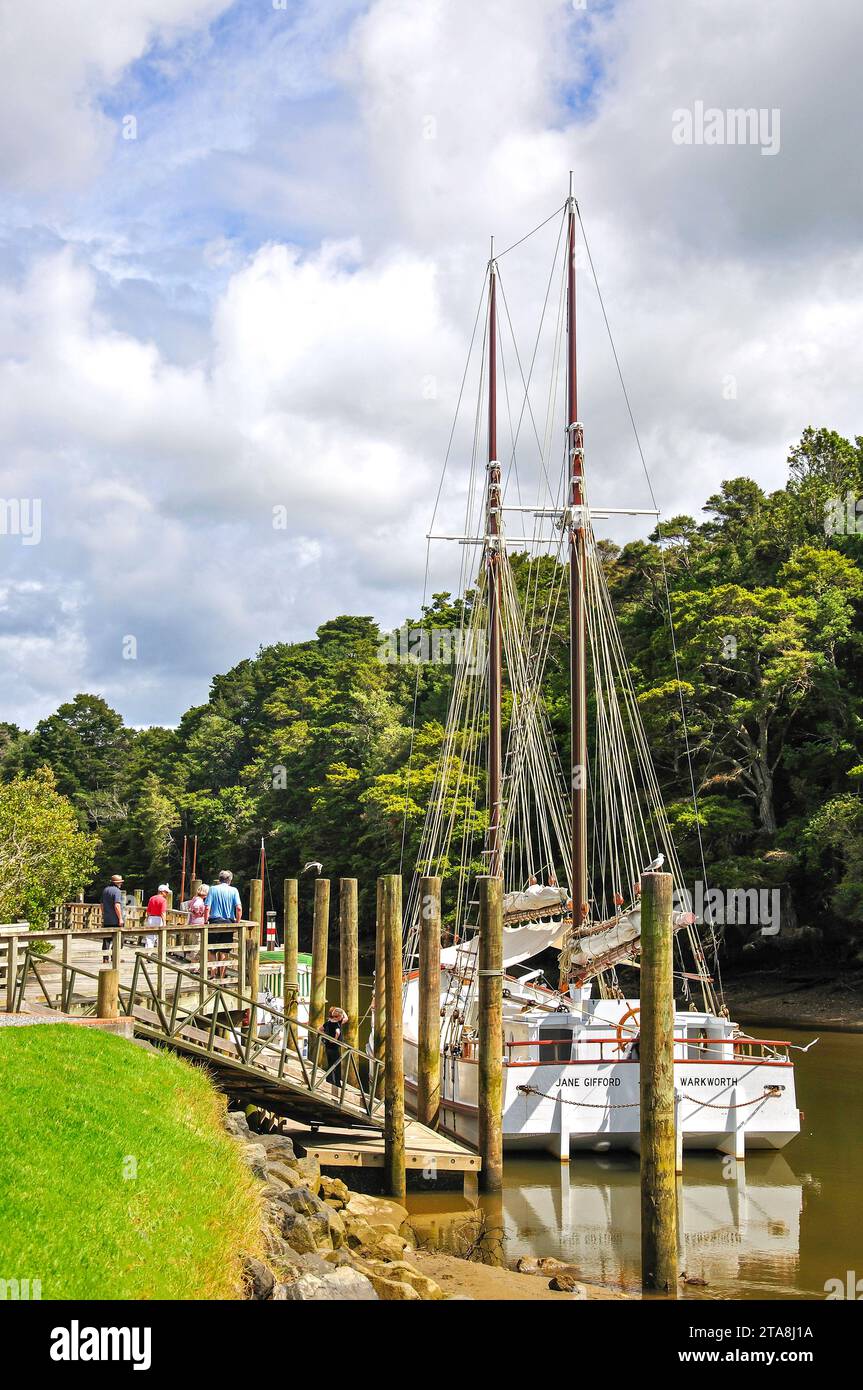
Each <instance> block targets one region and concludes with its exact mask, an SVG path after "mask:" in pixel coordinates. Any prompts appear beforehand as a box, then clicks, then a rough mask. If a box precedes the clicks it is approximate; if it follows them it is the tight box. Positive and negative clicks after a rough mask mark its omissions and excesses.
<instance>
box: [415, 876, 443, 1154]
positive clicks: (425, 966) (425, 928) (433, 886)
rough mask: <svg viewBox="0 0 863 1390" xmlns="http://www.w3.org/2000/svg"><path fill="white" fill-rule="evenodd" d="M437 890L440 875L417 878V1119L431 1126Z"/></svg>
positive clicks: (435, 1082)
mask: <svg viewBox="0 0 863 1390" xmlns="http://www.w3.org/2000/svg"><path fill="white" fill-rule="evenodd" d="M440 890H441V882H440V879H439V878H423V879H421V880H420V971H419V1028H418V1037H417V1119H418V1120H419V1121H420V1123H421V1124H424V1125H428V1126H429V1127H430V1128H431V1129H437V1124H438V1117H439V1114H440V995H441V990H440V925H441V916H440Z"/></svg>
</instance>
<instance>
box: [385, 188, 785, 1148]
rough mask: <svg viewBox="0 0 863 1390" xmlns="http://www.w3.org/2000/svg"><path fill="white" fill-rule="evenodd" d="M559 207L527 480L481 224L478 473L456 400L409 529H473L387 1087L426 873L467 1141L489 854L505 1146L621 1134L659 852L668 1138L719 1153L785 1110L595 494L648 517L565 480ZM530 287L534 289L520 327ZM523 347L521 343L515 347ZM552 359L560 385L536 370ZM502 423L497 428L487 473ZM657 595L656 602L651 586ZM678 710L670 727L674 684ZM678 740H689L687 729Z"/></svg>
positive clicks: (454, 1127)
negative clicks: (750, 1027)
mask: <svg viewBox="0 0 863 1390" xmlns="http://www.w3.org/2000/svg"><path fill="white" fill-rule="evenodd" d="M560 214H561V216H560V225H559V232H558V243H557V247H556V250H555V261H554V265H553V267H552V277H551V278H550V280H549V286H551V284H552V283H553V281H554V269H555V266H557V265H558V262H559V264H560V275H559V283H560V289H559V295H558V314H557V324H556V327H555V331H554V337H553V343H552V349H551V353H550V360H551V364H552V370H551V373H550V376H551V378H552V380H551V384H550V387H549V402H548V407H547V411H546V428H545V438H544V439H541V438H540V432H539V430H538V428H537V427H536V424H535V421H533V409H532V405H531V401H530V384H531V374H530V372H529V373H528V375H527V378H525V376H524V373H523V371H521V361H520V358H519V359H518V360H519V370H520V372H521V381H522V385H523V388H524V401H525V403H524V404H523V405H522V411H521V416H520V417H519V426H520V424H521V421H522V420H523V419H524V416H525V414H526V413H527V414H529V415H530V417H531V420H532V421H533V423H534V434H535V437H536V443H537V449H538V454H539V460H538V461H539V465H540V467H539V469H538V470H537V476H538V477H540V484H541V485H540V495H539V499H538V502H537V503H534V504H533V505H525V504H523V503H522V502H521V500H520V498H519V501H518V502H517V503H513V504H510V502H509V501H508V497H507V495H506V493H507V489H506V486H505V481H504V477H503V470H502V465H501V460H500V455H499V450H498V360H499V357H500V358H501V361H502V360H503V344H502V343H500V346H499V335H500V329H501V324H502V323H503V322H506V323H509V324H510V325H511V316H510V313H509V308H508V306H506V307H505V318H503V317H501V316H500V315H499V310H498V302H499V296H502V297H503V299H504V304H505V294H504V291H503V285H502V277H501V270H500V259H501V257H495V254H494V243H492V253H491V256H490V259H489V262H488V267H487V273H486V279H485V284H484V289H483V296H482V299H481V304H480V309H479V310H478V314H477V321H478V322H479V319H480V314H481V313H482V309H483V307H484V309H485V313H484V324H485V330H484V344H483V351H482V354H481V359H480V360H481V363H482V366H481V369H480V382H479V400H480V402H482V401H483V399H485V401H486V403H487V414H486V419H487V428H486V440H485V442H486V445H487V450H486V467H485V485H484V488H480V487H479V484H478V479H479V477H480V476H481V470H480V468H479V467H478V466H477V459H478V455H479V453H480V451H481V444H482V441H481V428H480V422H481V419H482V413H483V412H482V411H481V409H478V411H477V415H476V421H477V424H476V428H475V436H474V461H473V465H472V469H471V479H472V480H474V479H476V480H477V481H476V483H475V484H474V483H473V481H472V485H469V488H468V493H469V496H468V520H467V525H466V528H465V529H466V534H463V535H458V536H447V537H438V536H435V535H433V534H432V535H430V536H429V541H430V542H431V541H432V540H436V539H448V540H458V541H459V542H460V543H461V544H462V546H463V547H464V549H463V551H462V554H463V555H464V556H471V557H476V555H477V553H479V556H480V561H479V565H478V573H477V574H476V576H475V577H474V576H473V575H472V574H471V564H472V561H465V562H463V584H462V589H463V601H462V604H461V606H460V610H459V611H461V613H462V614H463V618H462V623H463V627H462V630H461V632H460V633H459V641H458V643H457V644H456V646H457V651H458V652H462V653H468V654H469V656H470V658H471V659H468V660H461V661H457V662H456V666H455V671H454V677H453V687H452V693H451V697H450V701H449V708H448V714H447V721H446V727H445V730H444V732H443V737H442V740H441V746H440V752H439V756H438V760H437V766H436V771H435V780H434V787H433V790H432V794H431V797H430V801H429V805H428V810H427V814H426V817H425V823H424V826H423V830H422V835H421V840H420V846H419V854H418V859H417V863H416V872H415V874H414V877H413V880H412V885H411V889H410V893H409V898H408V903H407V912H406V936H405V952H404V967H405V988H404V1050H405V1073H406V1095H407V1100H408V1103H409V1104H410V1102H411V1100H412V1098H414V1097H415V1095H416V1078H417V1047H418V1018H419V989H418V972H417V969H416V965H417V959H418V942H419V921H420V896H419V894H420V889H419V884H420V878H421V876H423V875H431V874H437V875H442V876H443V878H444V883H445V894H446V895H447V896H448V897H449V899H450V901H449V903H447V902H445V908H447V909H448V917H447V920H448V923H449V930H450V931H451V935H452V941H451V944H450V945H448V946H447V947H446V948H445V949H444V950H443V951H442V953H441V996H440V997H441V1007H440V1016H441V1049H442V1077H441V1098H440V1107H441V1108H440V1126H441V1128H442V1129H444V1130H445V1131H446V1132H448V1133H450V1134H452V1135H454V1136H457V1137H458V1138H460V1139H464V1140H466V1141H468V1142H472V1143H474V1144H475V1143H476V1142H477V1138H478V1109H477V1077H478V1065H477V1040H478V1036H479V1030H480V1029H481V1028H482V1019H480V1018H479V1017H478V979H477V977H478V921H477V909H478V901H477V898H478V894H477V888H476V879H477V877H478V875H480V874H488V875H497V876H502V877H503V880H504V883H503V887H504V897H503V905H504V970H505V978H504V1039H503V1047H504V1096H503V1134H504V1146H505V1147H506V1148H510V1149H517V1148H525V1149H550V1150H551V1151H552V1152H553V1153H554V1154H556V1155H557V1156H558V1157H559V1158H560V1159H561V1160H562V1161H566V1160H568V1158H569V1154H570V1150H572V1149H576V1150H577V1149H587V1150H606V1149H609V1148H612V1147H615V1148H633V1149H635V1148H637V1146H638V1137H639V1060H638V1039H639V1001H638V998H637V997H632V995H631V994H627V993H626V991H625V990H624V988H623V985H622V984H621V981H620V978H619V974H620V972H621V971H623V970H624V969H626V970H627V972H628V973H627V976H626V978H628V979H630V980H631V979H632V978H634V977H635V974H634V972H635V971H636V970H637V968H638V962H639V949H640V907H639V894H640V877H641V874H642V873H643V872H645V871H646V870H647V869H656V868H659V867H661V866H663V865H664V866H665V867H666V869H667V870H668V871H670V872H671V873H672V875H673V880H674V886H675V905H676V906H675V912H674V918H673V924H674V935H675V956H676V961H677V968H676V971H675V981H676V989H677V992H678V993H679V996H680V997H679V999H678V1000H677V1003H676V1008H675V1044H674V1047H675V1063H676V1066H675V1079H676V1092H677V1131H678V1139H679V1143H681V1144H682V1145H683V1146H685V1147H687V1148H700V1149H715V1150H719V1151H722V1152H724V1153H731V1154H733V1155H735V1156H736V1157H738V1158H740V1157H742V1156H743V1154H744V1152H745V1149H746V1148H747V1147H750V1148H753V1147H754V1148H774V1149H778V1148H781V1147H783V1146H784V1145H785V1144H787V1143H788V1142H789V1140H791V1139H792V1138H793V1137H794V1135H796V1134H797V1133H798V1132H799V1128H800V1116H799V1112H798V1109H797V1105H796V1099H795V1090H794V1068H793V1064H792V1061H791V1059H790V1053H789V1046H790V1045H789V1044H788V1043H784V1042H781V1041H769V1040H756V1039H753V1038H750V1037H747V1036H746V1035H745V1034H744V1033H743V1032H742V1031H741V1030H740V1029H739V1028H738V1027H737V1026H736V1025H735V1024H734V1023H733V1022H732V1021H731V1019H730V1018H729V1016H728V1011H727V1009H726V1007H725V1006H724V1004H723V1002H722V997H721V982H720V983H719V984H717V978H716V977H717V976H718V961H717V942H716V940H715V937H714V936H713V932H712V928H711V926H710V923H708V924H707V931H708V935H709V937H710V943H709V946H711V947H712V961H713V968H712V970H711V968H710V966H709V963H708V958H707V954H706V951H705V947H704V946H703V945H702V940H701V935H700V932H699V926H700V925H703V924H699V923H698V922H696V919H695V916H694V915H693V913H692V912H691V910H690V900H689V898H688V895H687V891H686V889H685V886H684V884H685V880H684V876H683V872H682V870H681V866H680V862H679V859H678V856H677V853H676V851H675V846H674V842H673V838H672V834H671V828H670V824H669V820H668V816H667V814H666V812H665V808H664V805H663V800H662V795H661V791H660V786H659V782H658V779H657V775H656V771H655V769H654V766H653V762H652V759H651V754H650V750H649V748H648V745H647V739H646V736H645V731H644V727H643V724H642V719H641V715H640V711H639V707H638V702H637V698H636V694H635V690H634V686H633V682H632V678H631V675H630V672H629V669H628V666H627V662H626V657H625V654H624V650H623V645H622V641H621V636H620V633H619V631H618V627H617V622H616V619H615V614H614V611H613V607H612V603H611V599H610V595H609V590H608V586H607V582H606V575H605V571H604V568H603V552H602V547H601V545H600V544H599V543H598V542H597V539H596V536H595V534H594V530H593V521H594V519H595V518H596V517H607V516H609V515H611V514H616V513H624V514H627V515H650V516H653V517H658V512H657V511H656V510H655V509H654V510H653V511H651V512H641V511H639V510H638V509H631V508H610V507H602V508H599V509H596V508H592V507H591V506H590V504H589V502H588V478H587V474H586V470H585V449H584V429H583V426H582V424H581V423H580V421H579V415H578V394H577V391H578V379H577V371H576V297H575V294H576V224H577V223H581V218H580V212H579V208H578V204H577V202H576V199H575V197H574V196H573V192H572V183H571V181H570V192H569V197H568V198H567V200H566V202H565V204H564V206H563V208H562V209H560ZM551 220H552V219H547V221H551ZM541 225H546V224H541ZM537 230H539V229H537ZM582 230H583V226H582ZM528 235H533V233H529V234H528ZM521 240H522V241H523V240H526V238H522V239H521ZM520 244H521V241H519V242H517V243H515V245H516V246H518V245H520ZM509 249H514V247H513V248H509ZM503 254H508V253H507V252H505V253H503ZM597 290H598V287H597ZM549 299H550V294H549V292H548V291H547V292H546V299H545V304H544V306H543V317H542V318H541V320H540V329H542V325H543V320H544V317H545V315H546V310H547V306H548V304H549ZM475 332H476V329H475ZM513 336H514V335H513ZM538 342H539V334H538V335H537V343H538ZM537 356H538V354H537V350H536V348H535V349H534V357H533V362H534V363H535V362H536V360H537ZM532 370H533V364H532V366H531V371H532ZM561 375H562V376H563V378H564V380H565V391H564V392H563V393H559V392H558V385H557V383H558V381H559V379H560V377H561ZM559 394H561V395H562V396H563V403H564V404H563V408H564V409H565V420H564V422H563V431H562V434H563V439H562V449H561V446H560V443H556V442H555V435H557V439H558V440H559V439H560V434H559V419H556V418H555V417H556V414H557V415H558V416H559V414H560V408H559V407H558V406H556V402H557V400H558V396H559ZM507 403H508V404H509V393H507ZM516 438H517V432H516V436H515V438H514V440H513V450H512V455H513V457H512V460H511V464H510V467H509V470H508V472H509V474H510V476H512V475H514V473H515V455H516V450H515V442H516ZM558 449H560V453H561V457H560V469H559V476H558V480H557V482H556V484H553V483H552V482H551V479H550V475H549V463H550V461H551V459H550V456H551V454H552V452H553V451H555V450H558ZM516 481H517V479H516ZM519 490H520V488H519ZM511 516H515V517H517V518H518V521H517V526H518V527H519V529H520V531H521V532H527V531H530V532H531V534H530V535H524V534H516V535H510V532H509V518H510V517H511ZM660 550H661V546H660ZM567 597H568V610H569V612H568V647H569V667H570V669H569V684H570V708H571V728H570V742H571V748H570V778H569V785H568V786H567V783H566V778H565V776H564V774H563V772H562V767H561V761H560V758H559V754H558V750H557V748H556V746H555V741H554V739H553V736H552V727H551V722H550V718H549V714H548V711H547V708H546V703H545V699H544V695H543V683H544V677H545V675H546V671H547V668H548V663H549V654H550V651H551V649H552V642H553V634H554V630H555V619H556V617H557V615H558V611H559V610H560V611H561V613H562V614H563V615H564V616H565V608H566V602H567ZM668 616H669V622H670V620H671V614H670V606H669V615H668ZM560 626H561V624H560V623H559V624H558V630H559V629H560ZM672 633H673V628H672ZM477 653H479V659H475V658H476V654H477ZM589 705H590V706H591V707H592V714H593V725H594V727H593V729H592V730H590V729H589V727H588V709H589ZM681 716H682V719H683V727H684V730H685V711H684V709H683V707H682V704H681ZM686 743H687V748H686V753H687V757H688V754H689V749H688V737H687V738H686ZM483 785H484V788H485V792H486V807H485V814H484V815H483V816H479V815H478V814H477V808H476V805H475V802H474V799H473V791H474V790H475V789H476V788H478V787H482V786H483ZM693 793H694V783H693ZM696 814H697V808H696ZM705 878H706V874H705ZM453 898H454V902H453V901H452V900H453ZM450 909H451V910H450ZM549 951H551V952H556V953H557V958H558V969H557V971H556V972H555V973H556V974H557V978H556V979H552V980H547V979H546V978H545V974H544V973H543V967H542V966H531V962H532V961H535V960H536V958H537V957H540V956H542V954H543V953H544V952H549ZM545 968H546V969H548V967H547V966H546V967H545Z"/></svg>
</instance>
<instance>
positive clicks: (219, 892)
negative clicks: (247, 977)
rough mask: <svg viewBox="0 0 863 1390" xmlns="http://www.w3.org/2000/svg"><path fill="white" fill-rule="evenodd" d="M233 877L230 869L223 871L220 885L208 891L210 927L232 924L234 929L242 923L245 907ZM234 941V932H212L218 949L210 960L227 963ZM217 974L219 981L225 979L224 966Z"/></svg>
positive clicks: (212, 944)
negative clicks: (238, 923) (234, 884)
mask: <svg viewBox="0 0 863 1390" xmlns="http://www.w3.org/2000/svg"><path fill="white" fill-rule="evenodd" d="M233 877H234V875H233V874H232V873H231V871H230V869H222V871H221V873H220V874H219V881H218V883H214V884H213V886H212V887H211V888H210V889H208V891H207V896H206V897H205V899H204V907H205V909H206V913H207V924H208V926H211V927H213V926H215V927H218V926H228V925H229V924H230V926H232V927H234V926H236V924H237V922H239V921H240V919H241V917H242V915H243V905H242V903H241V901H240V895H239V893H238V891H237V889H236V888H235V887H234V886H233V883H232V882H231V880H232V879H233ZM233 940H234V933H233V932H232V931H215V932H210V934H209V941H210V945H211V946H215V947H216V950H215V951H214V952H213V953H212V954H211V956H210V959H211V960H218V961H222V962H224V961H226V960H227V959H228V952H229V950H230V948H231V944H232V942H233ZM215 974H216V975H217V976H218V977H219V979H224V978H225V966H224V964H222V965H221V966H220V968H219V969H218V970H217V971H216V972H215Z"/></svg>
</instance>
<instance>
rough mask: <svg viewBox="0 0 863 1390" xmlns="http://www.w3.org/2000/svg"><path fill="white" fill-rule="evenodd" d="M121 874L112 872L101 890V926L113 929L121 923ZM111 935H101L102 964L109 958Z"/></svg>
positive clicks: (120, 925)
mask: <svg viewBox="0 0 863 1390" xmlns="http://www.w3.org/2000/svg"><path fill="white" fill-rule="evenodd" d="M122 887H123V876H122V874H112V875H111V882H110V883H109V884H108V886H107V887H106V888H104V889H103V890H102V926H103V927H110V928H111V929H112V930H115V929H116V928H117V927H122V925H123V894H122V891H121V890H122ZM112 941H113V937H110V936H103V937H102V964H103V965H108V964H109V963H110V960H111V955H110V951H111V943H112Z"/></svg>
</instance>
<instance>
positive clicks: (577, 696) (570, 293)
mask: <svg viewBox="0 0 863 1390" xmlns="http://www.w3.org/2000/svg"><path fill="white" fill-rule="evenodd" d="M575 217H576V210H575V198H574V196H573V192H572V174H571V173H570V176H569V211H568V216H567V222H568V226H567V254H568V262H567V293H566V303H567V338H566V348H567V352H566V360H567V372H566V379H567V425H566V441H567V459H568V462H569V504H570V522H569V649H570V701H571V706H570V720H571V722H570V732H571V748H572V754H571V773H572V921H573V926H574V927H577V926H578V924H579V923H580V922H581V920H582V917H583V916H584V915H586V911H587V910H589V909H588V885H587V646H586V632H585V588H586V584H585V581H586V565H585V545H584V512H583V510H582V508H583V504H584V433H583V430H582V427H581V425H580V424H579V421H578V379H577V374H576V355H575V353H576V344H575Z"/></svg>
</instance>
